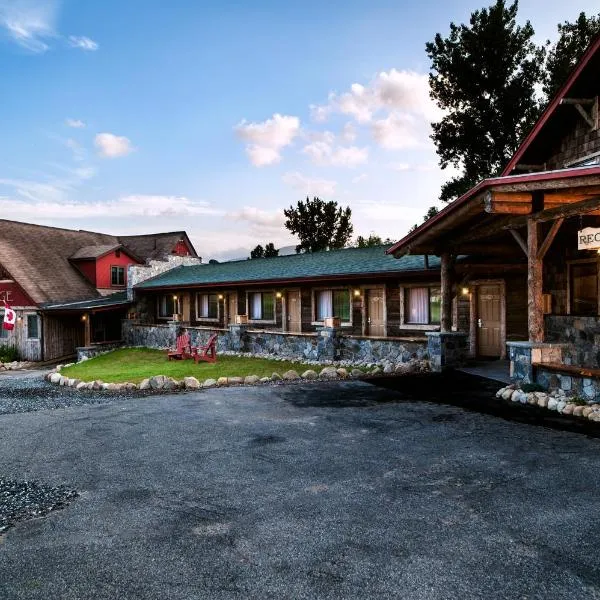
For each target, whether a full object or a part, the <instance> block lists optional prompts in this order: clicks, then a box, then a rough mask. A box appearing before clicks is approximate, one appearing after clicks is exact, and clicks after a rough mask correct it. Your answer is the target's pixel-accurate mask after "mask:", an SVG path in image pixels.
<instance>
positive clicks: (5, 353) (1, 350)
mask: <svg viewBox="0 0 600 600" xmlns="http://www.w3.org/2000/svg"><path fill="white" fill-rule="evenodd" d="M15 360H19V352H18V350H17V349H16V348H15V347H14V346H0V362H13V361H15Z"/></svg>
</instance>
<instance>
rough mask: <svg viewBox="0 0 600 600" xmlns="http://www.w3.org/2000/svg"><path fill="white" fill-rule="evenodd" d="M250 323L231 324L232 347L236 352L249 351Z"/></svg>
mask: <svg viewBox="0 0 600 600" xmlns="http://www.w3.org/2000/svg"><path fill="white" fill-rule="evenodd" d="M247 331H248V325H238V324H232V325H230V326H229V338H230V340H231V342H230V346H231V347H230V348H229V350H233V351H234V352H248V334H247Z"/></svg>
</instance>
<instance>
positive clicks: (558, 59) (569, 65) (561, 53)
mask: <svg viewBox="0 0 600 600" xmlns="http://www.w3.org/2000/svg"><path fill="white" fill-rule="evenodd" d="M558 34H559V38H558V40H557V41H556V42H555V43H554V44H551V42H550V40H548V41H547V42H546V46H547V47H548V53H547V56H546V64H545V71H546V72H545V74H544V87H543V90H544V94H545V95H546V99H547V100H550V99H551V98H552V96H554V94H555V93H556V92H557V91H558V89H559V88H560V86H561V85H562V84H563V83H564V82H565V81H566V80H567V77H568V76H569V73H570V72H571V71H572V69H573V67H574V66H575V65H576V63H577V62H578V61H579V59H580V58H581V57H582V56H583V53H584V52H585V49H586V48H587V47H588V45H589V44H590V42H591V41H592V40H593V39H594V37H596V36H597V35H599V34H600V14H598V16H596V17H593V16H592V17H588V16H586V14H585V13H584V12H581V13H580V14H579V17H577V20H576V21H575V22H574V23H569V22H568V21H565V22H564V23H559V24H558Z"/></svg>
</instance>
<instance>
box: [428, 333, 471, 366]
mask: <svg viewBox="0 0 600 600" xmlns="http://www.w3.org/2000/svg"><path fill="white" fill-rule="evenodd" d="M426 335H427V351H428V353H429V361H430V364H431V370H432V371H434V372H437V373H439V372H441V371H445V370H447V369H452V368H454V367H461V366H464V365H465V364H466V363H467V360H468V353H469V344H468V335H467V334H466V333H463V332H460V331H445V332H441V331H428V332H427V334H426Z"/></svg>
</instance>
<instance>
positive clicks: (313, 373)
mask: <svg viewBox="0 0 600 600" xmlns="http://www.w3.org/2000/svg"><path fill="white" fill-rule="evenodd" d="M318 377H319V376H318V374H317V372H316V371H313V370H312V369H308V371H304V373H302V379H317V378H318Z"/></svg>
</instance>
